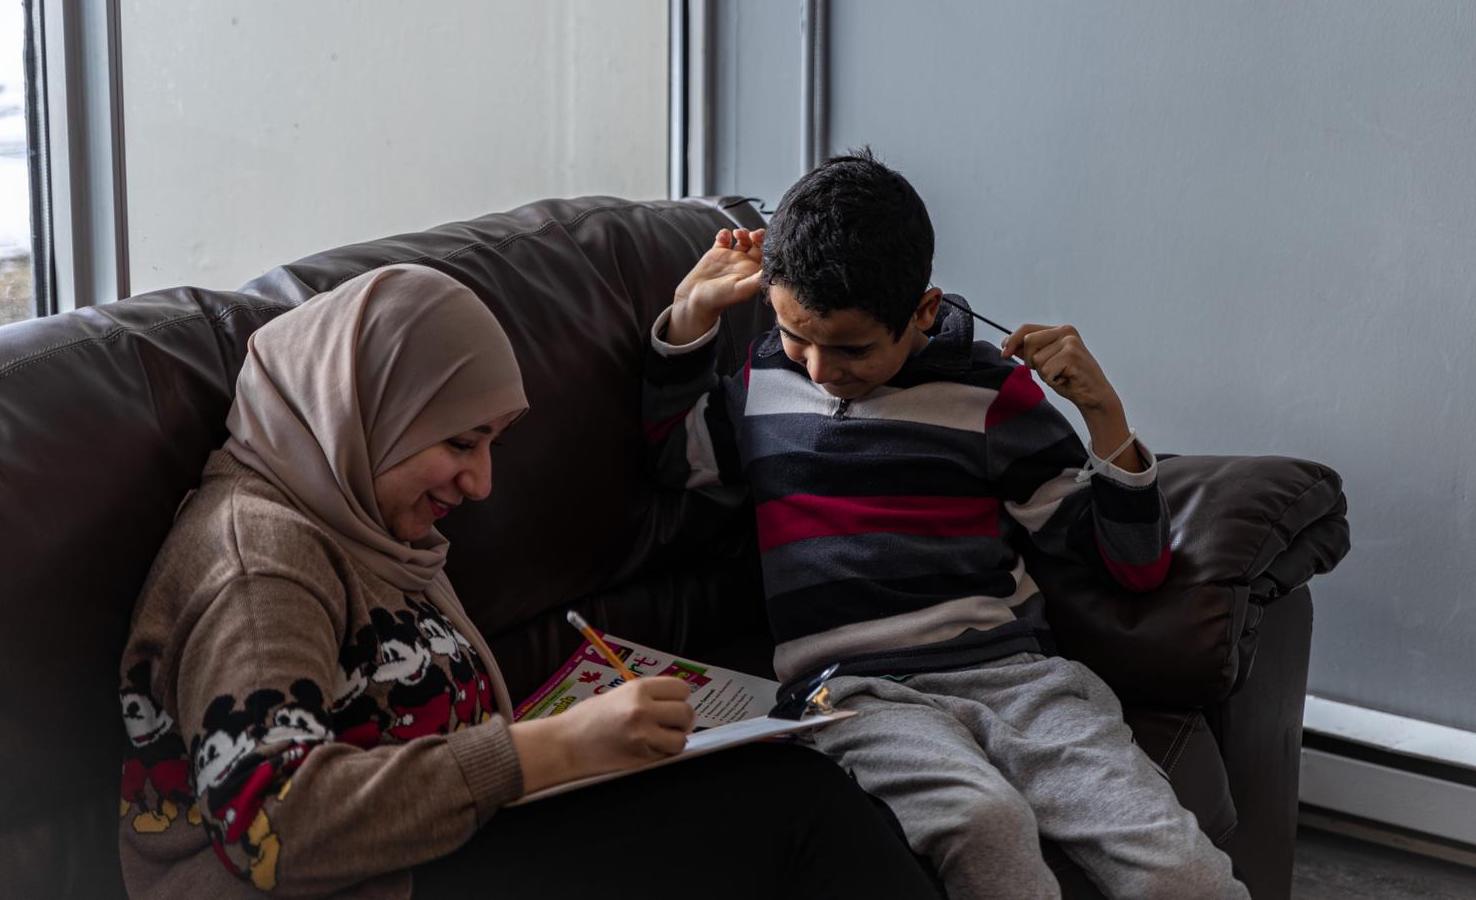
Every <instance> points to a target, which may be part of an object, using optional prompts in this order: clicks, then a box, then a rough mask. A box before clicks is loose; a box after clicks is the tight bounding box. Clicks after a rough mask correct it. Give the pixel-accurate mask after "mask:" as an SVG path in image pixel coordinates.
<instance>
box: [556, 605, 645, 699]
mask: <svg viewBox="0 0 1476 900" xmlns="http://www.w3.org/2000/svg"><path fill="white" fill-rule="evenodd" d="M564 618H566V619H568V620H569V624H570V625H573V626H574V627H575V628H578V629H579V633H580V634H582V635H584V639H585V640H586V641H589V645H590V646H591V647H593V648H595V652H596V653H598V654H599V655H601V656H603V657H604V658H605V661H606V662H608V663H609V664H610V665H612V666H614V667H615V671H617V672H619V673H620V676H621V677H622V678H624V679H625V680H626V681H635V680H636V678H637V675H636V673H634V672H632V671H631V670H630V669H627V668H626V667H625V663H623V662H621V661H620V657H618V656H616V655H615V651H614V650H611V649H610V645H609V644H607V643H605V642H604V641H603V640H602V639H601V638H600V636H599V635H598V634H596V633H595V630H594V629H593V628H591V627H589V623H588V622H586V621H584V616H581V615H580V614H579V613H577V612H575V611H574V610H572V609H571V610H569V614H568V615H567V616H565V617H564Z"/></svg>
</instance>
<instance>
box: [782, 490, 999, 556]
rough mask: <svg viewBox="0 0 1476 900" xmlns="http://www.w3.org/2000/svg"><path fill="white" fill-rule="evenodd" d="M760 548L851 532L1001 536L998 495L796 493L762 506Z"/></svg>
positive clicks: (941, 535)
mask: <svg viewBox="0 0 1476 900" xmlns="http://www.w3.org/2000/svg"><path fill="white" fill-rule="evenodd" d="M757 516H758V535H759V551H760V552H767V551H769V550H772V549H773V548H775V547H781V546H783V545H785V544H789V543H793V542H794V541H803V540H806V539H808V538H816V537H836V536H840V535H848V534H874V533H879V532H889V533H892V534H925V535H936V536H939V537H975V536H985V537H998V536H999V501H998V500H996V499H995V498H993V497H820V496H817V495H814V494H791V495H790V496H788V497H783V498H780V499H778V500H770V501H768V502H767V503H761V504H759V507H758V510H757Z"/></svg>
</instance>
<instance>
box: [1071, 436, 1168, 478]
mask: <svg viewBox="0 0 1476 900" xmlns="http://www.w3.org/2000/svg"><path fill="white" fill-rule="evenodd" d="M1137 444H1138V455H1139V456H1141V457H1143V462H1144V464H1146V465H1147V468H1146V469H1144V470H1143V471H1141V472H1129V471H1128V470H1127V469H1120V468H1118V467H1117V466H1116V465H1115V464H1113V463H1110V462H1107V461H1106V460H1104V459H1102V458H1101V457H1100V456H1098V455H1097V454H1096V453H1095V452H1093V451H1092V447H1091V444H1088V445H1087V456H1090V457H1091V459H1092V473H1093V474H1094V475H1100V476H1102V477H1103V478H1106V479H1108V480H1109V481H1112V482H1114V483H1116V484H1120V485H1122V486H1123V487H1130V488H1144V487H1148V486H1149V485H1151V484H1153V482H1154V481H1155V480H1157V478H1158V457H1156V456H1154V455H1153V451H1152V450H1149V449H1148V445H1147V444H1145V443H1143V442H1142V440H1138V441H1137Z"/></svg>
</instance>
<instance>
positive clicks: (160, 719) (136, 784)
mask: <svg viewBox="0 0 1476 900" xmlns="http://www.w3.org/2000/svg"><path fill="white" fill-rule="evenodd" d="M149 675H150V666H149V664H148V662H140V663H138V664H136V665H134V666H133V667H132V668H131V669H129V670H128V675H127V680H126V681H125V682H124V683H123V686H122V687H121V688H119V690H118V701H119V703H120V704H121V705H122V707H123V727H124V728H125V729H126V730H127V732H128V743H129V753H128V756H127V757H126V758H125V759H124V761H123V782H122V802H121V806H120V809H119V814H120V815H122V816H124V817H125V818H126V817H127V816H128V814H129V812H131V811H133V810H135V809H137V810H138V813H137V815H135V816H134V817H133V823H132V824H133V830H134V831H137V832H139V833H140V834H155V833H158V832H160V831H164V830H165V829H167V828H168V827H169V826H170V825H171V824H173V823H174V820H175V819H177V818H178V817H179V810H180V807H186V808H188V810H189V812H188V813H187V816H186V818H187V819H188V821H189V822H190V824H192V825H199V824H200V810H199V808H198V807H196V806H195V793H194V791H193V790H192V789H191V787H190V761H189V756H188V754H186V753H185V745H184V738H182V737H180V735H179V732H178V731H177V730H176V729H175V727H174V719H173V718H172V717H171V716H170V715H169V713H167V712H165V711H164V710H163V708H162V707H161V706H160V705H159V701H158V700H157V699H155V697H154V695H153V687H152V684H151V682H150V679H149Z"/></svg>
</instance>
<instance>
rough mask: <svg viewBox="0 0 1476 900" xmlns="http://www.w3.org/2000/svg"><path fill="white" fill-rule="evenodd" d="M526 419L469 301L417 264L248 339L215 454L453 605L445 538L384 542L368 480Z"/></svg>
mask: <svg viewBox="0 0 1476 900" xmlns="http://www.w3.org/2000/svg"><path fill="white" fill-rule="evenodd" d="M527 408H528V401H527V399H526V397H525V396H524V394H523V380H522V375H521V373H520V372H519V370H518V362H517V359H516V358H515V357H514V356H513V351H512V345H511V344H510V343H509V342H508V339H507V334H506V333H505V332H504V331H503V330H502V326H501V325H500V324H498V322H497V319H496V318H495V317H494V316H493V315H492V313H491V312H490V311H488V309H487V308H486V307H485V306H484V305H482V302H481V301H480V300H478V299H477V297H476V295H475V294H473V293H472V292H471V291H470V290H469V289H467V288H466V287H465V286H463V285H462V284H461V283H460V282H458V281H456V280H455V279H454V278H451V277H450V276H449V275H444V274H442V273H440V272H437V271H436V270H434V269H430V268H426V267H425V266H417V265H395V266H386V267H384V268H382V269H374V270H372V271H369V272H365V273H364V274H363V275H360V276H358V277H357V278H353V279H351V280H349V281H346V282H344V283H343V284H341V285H339V286H338V287H336V288H334V289H333V290H331V291H328V292H327V293H323V294H319V295H318V296H316V297H313V298H312V299H311V300H308V301H307V302H306V303H304V304H303V305H302V306H300V307H298V308H297V309H294V310H291V311H290V312H286V313H283V314H282V315H280V316H278V317H277V318H276V319H273V320H272V321H271V322H268V323H267V324H266V325H263V326H262V327H261V328H259V329H258V330H257V331H256V332H255V333H254V334H252V335H251V338H250V340H249V341H248V342H247V345H246V362H245V364H244V365H243V366H242V368H241V374H240V376H239V377H238V378H237V380H236V399H235V402H234V403H233V404H232V405H231V411H230V415H229V416H228V418H227V419H226V425H227V427H228V428H229V429H230V432H231V434H230V438H229V439H228V440H227V441H226V445H225V446H226V449H227V450H229V451H230V452H231V454H232V455H234V456H235V457H236V458H237V459H239V460H240V461H241V462H242V463H244V464H245V465H247V466H249V467H250V468H252V469H254V470H255V471H256V472H258V473H259V474H260V475H261V476H262V477H263V478H265V479H267V480H268V481H270V482H271V483H272V484H273V485H275V486H276V487H277V488H279V489H280V490H281V491H282V492H283V493H285V494H286V495H287V496H288V497H289V498H291V500H292V502H293V503H294V504H295V505H296V506H297V507H298V509H299V510H301V511H302V512H303V513H304V514H306V515H307V516H309V517H310V518H312V519H314V520H316V521H317V522H318V523H319V524H320V525H322V526H323V527H324V528H326V529H327V530H328V531H330V532H331V533H333V534H335V535H337V537H338V539H339V541H340V543H341V544H342V546H343V547H344V549H345V550H347V551H348V552H349V553H350V554H352V555H353V556H354V557H355V558H356V559H358V560H359V561H360V562H362V563H363V564H364V565H365V566H366V567H368V568H369V569H370V570H371V571H373V572H374V573H375V574H377V575H379V576H380V577H382V578H384V579H385V580H386V581H389V582H390V583H391V584H394V585H396V586H397V587H399V588H400V589H401V590H404V591H407V592H412V593H420V592H427V591H428V592H430V593H431V594H440V593H441V592H442V591H444V593H445V597H444V599H446V600H453V599H454V597H455V595H454V594H453V593H452V592H451V588H450V584H449V583H448V582H446V578H445V575H444V574H442V572H441V569H442V566H443V565H444V564H445V561H446V544H447V542H446V539H445V538H444V537H443V536H442V535H441V533H440V532H439V531H435V530H432V531H431V533H430V535H429V536H427V537H426V538H424V539H422V540H419V541H416V542H414V543H413V544H407V543H403V542H401V541H399V540H397V539H396V538H395V537H394V536H393V535H391V534H390V532H389V530H388V528H387V527H386V526H385V522H384V520H383V519H382V518H381V517H380V514H379V506H378V504H377V503H376V501H375V498H374V478H375V476H376V475H379V474H380V473H382V472H384V471H385V470H386V469H388V468H390V467H391V466H393V465H395V464H396V463H398V462H401V461H402V460H404V459H406V458H408V457H410V456H412V455H414V454H415V453H418V452H419V451H421V450H424V449H425V448H426V447H429V446H431V445H433V444H435V443H437V442H439V441H443V440H446V439H447V438H450V437H453V436H455V435H457V434H460V433H462V432H464V431H467V430H469V429H471V428H474V427H476V426H478V425H483V424H486V423H488V422H491V421H493V420H495V419H499V418H502V417H504V416H508V415H514V414H520V413H522V412H523V411H525V410H526V409H527ZM433 587H434V588H435V589H433Z"/></svg>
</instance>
